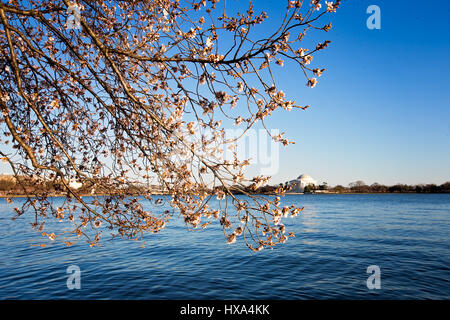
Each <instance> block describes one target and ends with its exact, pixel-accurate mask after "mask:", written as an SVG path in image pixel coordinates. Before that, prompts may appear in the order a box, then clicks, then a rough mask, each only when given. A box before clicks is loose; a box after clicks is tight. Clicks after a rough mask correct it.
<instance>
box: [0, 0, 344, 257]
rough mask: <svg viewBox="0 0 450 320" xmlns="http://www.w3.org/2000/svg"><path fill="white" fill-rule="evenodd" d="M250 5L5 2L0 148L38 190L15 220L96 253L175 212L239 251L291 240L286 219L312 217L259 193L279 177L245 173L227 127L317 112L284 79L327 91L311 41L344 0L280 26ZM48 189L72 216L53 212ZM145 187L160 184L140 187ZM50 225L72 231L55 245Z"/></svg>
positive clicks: (294, 6) (291, 12)
mask: <svg viewBox="0 0 450 320" xmlns="http://www.w3.org/2000/svg"><path fill="white" fill-rule="evenodd" d="M244 2H245V1H239V3H238V2H232V1H228V2H226V1H222V2H219V0H192V1H181V0H147V1H113V0H111V1H103V0H94V1H81V0H79V1H77V2H69V1H68V0H57V1H46V0H30V1H26V2H22V1H17V0H10V1H8V2H1V3H0V22H1V23H0V71H1V74H0V108H1V115H0V126H1V128H2V132H3V135H2V136H1V149H0V153H1V157H2V160H3V161H4V162H5V163H6V164H8V165H9V166H10V168H11V170H12V172H13V173H14V175H15V176H16V178H17V179H18V180H17V181H23V179H19V178H20V177H24V176H25V177H28V180H27V181H28V183H29V182H30V181H32V183H33V184H34V188H31V189H30V188H27V187H26V186H25V185H24V186H23V192H24V194H26V195H27V197H28V198H27V200H26V201H25V202H24V203H23V204H21V205H20V206H19V207H17V208H16V209H15V210H16V213H17V215H22V214H24V213H27V214H28V213H29V212H32V214H34V223H33V227H34V228H36V229H37V230H39V232H41V233H42V235H44V236H46V237H48V238H50V239H51V240H54V239H60V240H62V241H64V242H65V243H66V244H67V245H71V244H72V243H73V241H74V240H73V239H77V238H79V237H81V238H86V239H87V241H88V242H89V244H90V245H91V246H95V245H99V243H100V242H99V241H100V238H101V236H102V234H109V233H111V234H113V236H119V237H123V238H131V239H142V237H143V236H144V234H145V233H146V232H153V233H157V232H159V231H161V230H162V229H164V228H165V226H166V224H167V223H168V222H170V220H171V219H173V218H176V217H181V218H182V219H184V222H185V224H186V226H187V228H188V229H189V230H190V229H196V228H204V227H206V226H207V225H208V224H210V223H218V224H220V225H221V226H222V228H223V233H224V236H225V238H226V241H227V242H228V243H233V242H235V241H236V240H237V239H242V241H243V242H244V243H246V245H247V246H248V247H249V248H250V249H252V250H254V251H259V250H261V249H263V248H265V247H273V246H275V245H276V244H278V243H284V242H285V241H286V240H287V239H288V237H290V236H293V234H292V233H287V232H285V227H284V225H283V224H282V219H284V218H285V217H288V216H296V215H297V214H299V212H300V211H301V208H298V207H295V206H293V205H292V206H288V205H285V206H282V205H281V200H280V197H279V196H273V197H267V196H261V195H258V194H257V193H256V191H257V190H258V188H259V187H261V186H263V185H264V184H266V183H267V182H268V181H269V178H270V177H264V176H256V177H246V176H245V171H244V170H245V169H244V168H245V167H246V165H248V164H249V160H248V159H245V160H241V159H239V158H238V156H237V154H236V152H235V151H234V156H233V157H234V158H233V160H229V159H227V160H225V159H223V156H222V155H223V148H224V146H227V147H228V146H232V145H233V143H234V142H235V140H233V141H231V140H229V139H228V140H227V138H226V135H225V127H226V125H230V123H232V124H233V125H235V126H239V127H241V128H243V129H244V132H245V131H246V130H249V129H250V128H251V127H252V126H254V125H255V124H256V123H258V124H259V125H262V126H264V127H266V126H265V123H266V122H265V121H266V119H267V118H268V117H270V115H271V114H272V113H273V112H274V111H275V110H277V109H285V110H286V112H288V111H290V110H291V109H294V111H293V112H295V109H304V108H306V107H308V106H303V107H302V106H298V105H297V104H296V103H295V101H291V100H289V99H288V98H287V97H286V96H285V94H284V93H283V91H282V90H281V89H280V88H278V87H277V84H276V83H277V81H276V72H274V71H273V69H274V68H278V67H280V66H283V64H284V63H285V62H289V63H294V64H295V65H296V66H297V68H298V70H299V71H301V73H302V74H303V75H304V77H305V84H306V85H307V86H309V87H311V88H312V87H314V86H315V85H316V84H317V78H318V77H319V76H320V75H321V74H322V72H323V71H324V69H321V68H318V67H316V68H314V67H311V65H312V60H313V57H314V55H315V53H316V52H317V51H320V50H322V49H324V48H326V47H327V46H328V44H329V42H330V41H324V42H316V45H315V47H313V48H310V49H306V48H303V47H302V46H301V43H302V40H304V39H305V38H306V37H307V36H308V34H309V31H313V30H314V31H317V30H318V31H324V32H328V31H329V30H330V28H331V23H328V24H327V23H324V22H323V21H322V19H321V18H322V16H324V15H326V14H330V13H333V12H335V11H336V9H337V8H338V7H339V5H340V1H335V2H334V3H333V2H323V1H320V0H313V1H309V0H308V1H285V2H281V1H280V2H279V3H280V5H283V6H286V10H285V13H284V16H283V17H280V19H275V21H280V23H279V24H278V25H274V24H273V23H272V22H271V24H270V25H267V21H268V15H267V13H265V12H258V11H257V10H256V9H254V6H253V5H252V4H251V3H248V2H247V3H246V4H245V6H244V5H243V3H244ZM233 6H234V7H233ZM230 12H233V14H231V13H230ZM267 30H270V32H269V33H267V34H266V35H264V31H266V32H267ZM309 41H313V39H309ZM268 133H269V134H270V132H269V131H268ZM236 139H239V137H238V138H236ZM272 139H274V140H276V141H278V142H280V143H282V144H284V145H288V144H290V143H291V141H289V140H288V139H287V138H285V137H284V135H283V134H281V135H276V136H272ZM230 148H232V147H230ZM49 181H51V182H52V183H53V185H54V186H57V188H58V191H59V192H60V194H64V195H65V200H64V203H63V204H62V205H59V206H55V205H53V204H52V201H50V197H49V196H50V193H49V190H48V189H46V188H45V186H46V185H48V183H49ZM136 181H139V182H140V183H142V182H145V183H147V185H148V187H147V188H140V189H139V192H137V193H134V192H131V191H130V190H131V189H130V188H133V186H134V185H135V184H136ZM151 185H158V186H160V188H161V190H162V191H163V192H164V193H165V194H166V195H165V196H158V195H155V190H154V189H152V188H151V187H150V186H151ZM86 190H89V192H90V193H91V197H83V196H84V195H85V193H86ZM161 190H159V191H161ZM285 191H286V189H285V188H282V187H280V188H279V189H278V190H277V193H279V194H280V195H282V194H283V193H284V192H285ZM236 192H241V193H243V194H244V195H245V196H244V197H239V196H237V195H236ZM215 198H217V199H219V200H220V201H219V202H218V205H211V199H215ZM149 202H151V203H152V208H153V209H152V210H146V208H148V206H147V204H148V203H149ZM49 219H58V220H60V221H62V222H64V223H67V224H68V225H71V226H72V227H71V232H69V233H67V232H66V233H64V234H56V235H55V234H54V233H52V230H47V227H46V226H45V222H46V221H47V220H49Z"/></svg>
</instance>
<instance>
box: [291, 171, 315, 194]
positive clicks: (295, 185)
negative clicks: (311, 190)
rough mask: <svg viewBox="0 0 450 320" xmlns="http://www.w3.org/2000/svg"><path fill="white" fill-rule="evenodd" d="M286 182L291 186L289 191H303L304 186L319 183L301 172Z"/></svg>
mask: <svg viewBox="0 0 450 320" xmlns="http://www.w3.org/2000/svg"><path fill="white" fill-rule="evenodd" d="M288 184H289V185H290V186H292V189H291V190H290V192H304V191H305V187H306V186H315V187H317V186H318V185H319V184H318V183H317V181H316V180H314V179H313V178H312V177H311V176H310V175H308V174H302V175H300V176H299V177H298V178H297V179H294V180H291V181H289V182H288Z"/></svg>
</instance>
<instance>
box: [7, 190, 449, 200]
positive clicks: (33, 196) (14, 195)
mask: <svg viewBox="0 0 450 320" xmlns="http://www.w3.org/2000/svg"><path fill="white" fill-rule="evenodd" d="M253 194H254V195H268V196H275V195H277V194H275V193H253ZM356 194H449V193H448V192H317V193H309V192H308V193H302V192H289V193H285V194H284V195H285V196H289V195H291V196H298V195H305V196H308V195H356ZM168 195H169V194H168V193H153V194H152V196H168ZM236 195H239V194H236ZM65 196H66V194H58V195H55V194H53V195H47V196H46V197H47V198H61V197H65ZM106 196H114V195H111V194H81V195H80V197H106ZM142 196H144V195H136V194H134V195H130V197H142ZM27 197H30V198H35V197H37V196H36V195H25V194H11V195H0V199H1V198H27Z"/></svg>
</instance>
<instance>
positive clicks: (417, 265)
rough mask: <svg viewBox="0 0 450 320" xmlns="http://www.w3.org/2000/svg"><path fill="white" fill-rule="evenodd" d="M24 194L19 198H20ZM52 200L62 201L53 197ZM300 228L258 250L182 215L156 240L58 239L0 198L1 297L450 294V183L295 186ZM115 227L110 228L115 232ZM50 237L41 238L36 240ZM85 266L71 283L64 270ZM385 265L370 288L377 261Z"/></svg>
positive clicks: (292, 223) (293, 224)
mask: <svg viewBox="0 0 450 320" xmlns="http://www.w3.org/2000/svg"><path fill="white" fill-rule="evenodd" d="M14 201H15V204H16V205H17V204H18V203H20V202H21V201H23V200H21V199H14ZM54 201H55V202H56V203H57V202H58V201H62V199H61V198H55V199H54ZM282 201H283V203H286V204H291V203H295V204H297V205H301V206H305V207H306V209H305V211H304V212H303V213H302V214H301V215H300V216H299V217H297V218H294V219H286V223H285V224H286V227H287V229H288V231H293V232H295V233H296V237H295V238H290V239H289V240H288V242H287V243H286V244H285V245H283V246H279V247H277V248H276V249H274V250H262V251H261V252H259V253H253V252H251V251H250V250H249V249H247V248H246V247H245V246H244V245H243V243H242V242H239V241H238V242H236V243H235V244H232V245H227V244H226V243H225V241H224V238H223V234H222V233H221V230H220V229H219V228H218V227H214V226H213V227H211V228H208V229H206V230H202V231H198V232H187V231H186V229H185V227H184V225H183V223H182V222H181V221H179V220H177V219H175V220H174V221H172V223H171V224H169V225H168V227H167V228H166V230H165V231H163V232H162V233H159V234H151V235H148V236H146V241H147V247H146V248H144V249H142V248H140V243H137V242H133V241H125V240H113V241H106V239H105V240H103V242H102V244H103V246H102V247H96V248H90V247H89V246H88V245H87V244H86V243H85V242H84V241H80V242H79V243H77V244H75V245H74V246H72V247H64V246H63V245H62V244H60V243H58V242H56V241H55V242H53V243H50V242H49V241H46V240H45V239H44V238H42V237H41V236H40V234H38V233H37V232H36V231H33V230H32V229H31V227H30V226H29V222H30V221H31V220H30V217H22V218H20V219H18V220H16V221H11V217H12V215H13V213H12V210H11V207H10V206H9V205H7V204H6V202H5V201H4V200H2V199H0V222H1V223H0V256H1V259H0V299H449V298H450V194H428V195H426V194H380V195H370V194H365V195H288V196H286V197H284V198H282ZM106 238H107V237H106ZM40 243H50V245H49V246H47V247H44V248H41V247H32V246H30V244H40ZM71 265H77V266H79V268H80V270H81V282H80V283H81V288H80V289H73V290H69V289H68V288H67V285H66V281H67V277H68V274H67V273H66V270H67V268H68V267H69V266H71ZM370 265H377V266H379V268H380V270H381V278H380V279H381V289H379V290H377V289H373V290H370V289H368V287H367V285H366V281H367V278H368V277H369V276H370V275H371V274H368V273H367V267H368V266H370Z"/></svg>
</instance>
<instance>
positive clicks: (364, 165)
mask: <svg viewBox="0 0 450 320" xmlns="http://www.w3.org/2000/svg"><path fill="white" fill-rule="evenodd" d="M255 3H257V7H260V6H261V7H264V8H265V10H267V12H268V13H269V16H272V17H276V15H277V14H278V15H281V14H282V11H283V10H284V8H283V6H281V8H277V6H279V3H278V1H269V0H264V1H261V0H259V1H257V2H255ZM372 4H375V5H378V6H379V7H380V9H381V30H369V29H368V28H367V27H366V20H367V18H368V17H369V14H367V13H366V9H367V7H368V6H369V5H372ZM326 19H328V18H326ZM324 21H325V20H324ZM331 21H332V23H333V29H332V31H330V32H329V33H321V34H320V35H319V34H317V35H318V36H319V39H320V40H322V41H323V40H325V39H328V40H332V43H331V45H330V47H329V48H327V49H326V50H324V51H321V52H320V53H321V54H320V55H318V56H316V57H315V58H314V62H315V64H317V66H320V67H324V68H326V69H327V70H326V72H325V73H324V75H322V77H321V78H320V79H319V80H320V81H319V84H318V86H317V87H315V88H313V89H309V88H306V87H305V81H304V79H303V78H301V79H298V73H297V72H292V71H291V70H289V68H287V69H286V70H283V71H282V72H280V73H279V77H280V78H279V83H278V87H279V88H282V89H283V90H284V91H285V92H286V94H287V96H288V98H292V99H294V100H297V102H298V103H299V104H300V105H306V104H309V105H311V108H310V109H308V110H307V111H304V112H296V113H290V114H286V113H285V112H279V113H277V114H276V115H275V116H274V117H273V120H272V121H271V122H270V124H271V126H272V127H275V128H282V129H283V130H284V131H286V132H287V135H288V137H290V138H291V139H292V140H294V141H296V144H295V145H291V146H289V147H287V148H283V149H282V153H281V155H280V158H281V165H280V171H279V173H278V174H277V175H275V176H274V177H273V181H274V182H282V181H286V180H289V179H292V178H294V177H296V176H298V175H299V174H300V173H308V174H310V175H312V176H313V177H314V178H316V179H317V180H319V182H322V181H326V182H328V184H329V185H336V184H343V185H347V184H348V183H350V182H352V181H355V180H363V181H365V182H366V183H368V184H371V183H373V182H378V183H384V184H395V183H399V182H400V183H407V184H416V183H437V184H440V183H443V182H445V181H450V81H449V80H450V68H449V49H450V42H449V41H450V38H449V30H450V22H449V21H450V1H448V0H438V1H433V2H432V3H431V2H429V3H427V2H424V1H418V0H415V1H404V0H398V1H397V0H396V1H387V0H383V1H381V0H370V1H366V0H360V1H358V0H351V1H345V0H344V1H343V4H342V6H341V8H340V9H339V10H338V11H337V12H336V13H334V17H333V18H332V20H331ZM322 37H323V39H322Z"/></svg>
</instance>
